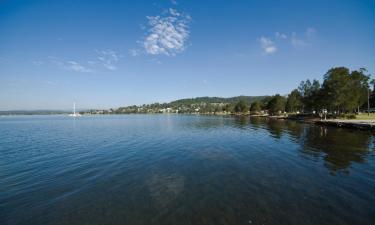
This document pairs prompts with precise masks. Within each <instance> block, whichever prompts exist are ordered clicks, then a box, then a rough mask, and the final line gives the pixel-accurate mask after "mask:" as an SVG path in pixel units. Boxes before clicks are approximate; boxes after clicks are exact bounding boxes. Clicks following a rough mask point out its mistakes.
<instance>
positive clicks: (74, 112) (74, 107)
mask: <svg viewBox="0 0 375 225" xmlns="http://www.w3.org/2000/svg"><path fill="white" fill-rule="evenodd" d="M75 114H76V103H75V102H73V115H75Z"/></svg>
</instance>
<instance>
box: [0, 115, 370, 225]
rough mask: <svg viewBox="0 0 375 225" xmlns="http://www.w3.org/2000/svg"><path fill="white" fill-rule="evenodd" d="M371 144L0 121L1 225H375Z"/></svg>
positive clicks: (317, 132) (282, 133)
mask: <svg viewBox="0 0 375 225" xmlns="http://www.w3.org/2000/svg"><path fill="white" fill-rule="evenodd" d="M374 206H375V152H374V137H373V136H372V134H371V133H369V132H363V131H357V130H346V129H338V128H333V127H319V126H314V125H308V124H302V123H297V122H292V121H278V120H267V119H249V118H233V117H218V116H217V117H211V116H184V115H126V116H92V117H81V118H77V119H73V118H69V117H65V116H14V117H12V116H7V117H0V224H43V225H45V224H131V225H137V224H145V225H149V224H156V225H158V224H160V225H168V224H171V225H179V224H375V207H374Z"/></svg>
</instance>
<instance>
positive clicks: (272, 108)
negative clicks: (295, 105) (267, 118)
mask: <svg viewBox="0 0 375 225" xmlns="http://www.w3.org/2000/svg"><path fill="white" fill-rule="evenodd" d="M285 103H286V100H285V97H283V96H281V95H279V94H277V95H275V96H273V97H272V99H271V100H270V101H269V102H268V106H267V108H268V111H269V112H270V113H271V114H279V113H281V112H284V111H285Z"/></svg>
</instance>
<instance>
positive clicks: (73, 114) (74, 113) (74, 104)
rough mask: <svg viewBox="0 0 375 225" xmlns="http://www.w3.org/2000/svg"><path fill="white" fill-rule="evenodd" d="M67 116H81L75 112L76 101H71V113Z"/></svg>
mask: <svg viewBox="0 0 375 225" xmlns="http://www.w3.org/2000/svg"><path fill="white" fill-rule="evenodd" d="M69 116H72V117H79V116H81V114H79V113H76V103H75V102H73V113H71V114H69Z"/></svg>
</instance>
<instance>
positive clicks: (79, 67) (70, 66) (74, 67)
mask: <svg viewBox="0 0 375 225" xmlns="http://www.w3.org/2000/svg"><path fill="white" fill-rule="evenodd" d="M64 66H65V68H67V69H69V70H73V71H76V72H81V73H91V72H94V70H92V69H90V68H87V67H86V66H83V65H81V64H80V63H78V62H76V61H68V62H67V63H66V64H65V65H64Z"/></svg>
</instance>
